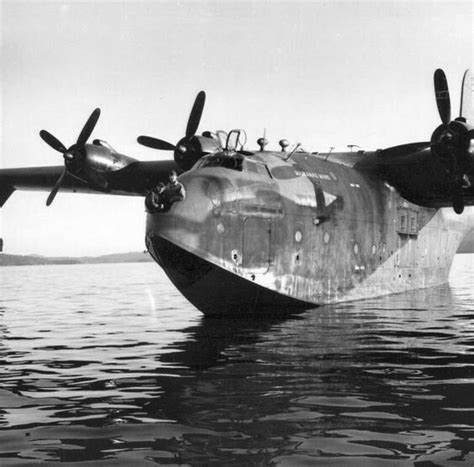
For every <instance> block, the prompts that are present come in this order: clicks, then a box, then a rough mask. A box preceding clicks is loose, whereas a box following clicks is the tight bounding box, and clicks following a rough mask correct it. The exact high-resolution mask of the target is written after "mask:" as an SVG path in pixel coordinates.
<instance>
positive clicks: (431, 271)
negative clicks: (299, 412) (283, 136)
mask: <svg viewBox="0 0 474 467" xmlns="http://www.w3.org/2000/svg"><path fill="white" fill-rule="evenodd" d="M428 211H429V214H430V215H429V216H428V217H431V219H430V222H428V224H427V225H426V226H425V227H424V228H423V229H421V231H420V232H419V233H418V236H416V237H415V236H408V235H399V234H398V233H397V236H398V237H399V238H398V240H399V243H398V246H397V248H396V249H395V251H393V250H391V251H390V252H389V254H388V256H387V258H386V259H385V261H383V262H380V265H379V266H378V267H375V268H371V269H370V270H367V269H369V267H368V266H367V269H358V270H357V269H355V268H354V267H351V268H350V269H351V270H350V271H349V272H348V270H347V267H345V266H341V264H345V262H343V263H340V266H339V269H335V268H334V266H335V262H334V258H331V257H329V259H328V261H326V262H321V261H319V262H317V263H316V268H317V270H316V268H315V270H314V274H313V275H312V276H311V277H307V278H301V277H300V276H297V277H296V278H295V279H291V278H290V280H289V281H290V282H291V281H292V280H293V283H295V282H296V284H297V285H299V287H298V286H297V287H295V288H287V289H286V290H284V289H282V288H281V284H283V283H284V281H285V277H283V275H281V276H280V277H277V276H276V275H275V274H274V273H273V272H272V271H271V268H270V269H269V270H268V271H266V272H260V273H258V272H255V274H248V273H246V272H245V271H241V272H240V273H239V271H236V270H235V268H233V267H232V266H231V265H228V266H227V267H226V266H225V265H224V266H223V263H222V262H221V264H219V261H215V260H214V261H213V260H210V258H206V257H205V255H203V254H199V253H197V252H196V251H195V252H192V251H189V250H187V249H186V248H183V247H182V246H178V245H177V244H175V243H173V242H172V241H170V240H168V239H166V238H164V237H163V236H160V234H159V232H160V231H162V228H160V227H157V224H156V222H155V219H153V216H149V217H150V219H149V227H150V228H149V230H148V235H147V247H148V249H149V251H150V253H151V254H152V256H153V258H154V259H155V261H156V262H157V263H158V264H159V265H160V266H161V267H162V268H163V269H164V271H165V272H166V274H167V275H168V277H169V278H170V279H171V281H172V282H173V283H174V285H175V286H176V287H177V289H178V290H179V291H180V292H181V293H182V294H183V295H184V296H185V297H186V298H187V299H188V300H189V301H190V302H191V303H192V304H193V305H194V306H195V307H196V308H198V309H199V310H200V311H201V312H202V313H204V314H205V315H208V316H218V315H219V316H222V315H238V316H243V315H247V316H249V315H250V316H254V317H255V316H259V315H263V314H282V313H292V312H296V311H298V310H304V309H310V308H315V307H317V306H318V305H324V304H330V303H338V302H344V301H351V300H361V299H367V298H371V297H376V296H381V295H387V294H393V293H401V292H405V291H408V290H413V289H418V288H427V287H434V286H439V285H441V284H444V283H446V282H447V281H448V275H449V271H450V268H451V264H452V260H453V257H454V255H455V253H456V250H457V248H458V246H459V243H460V242H461V241H462V238H463V237H464V235H465V233H466V232H467V231H468V230H469V229H468V228H466V226H465V224H464V223H460V222H459V221H458V220H457V217H456V216H452V215H451V212H450V211H451V210H449V209H442V210H437V211H436V213H435V214H434V215H433V212H432V211H433V210H428ZM418 212H420V211H419V210H418ZM160 225H161V224H160ZM153 227H155V228H156V231H155V230H154V229H153ZM395 230H396V227H395ZM323 242H324V239H323ZM389 247H391V245H390V246H389ZM385 248H386V247H385ZM336 253H338V254H339V255H341V254H344V253H342V252H340V251H338V252H336ZM353 254H354V253H353V251H352V252H350V251H348V252H346V253H345V256H351V255H353ZM378 254H379V251H377V255H378ZM379 261H380V260H379ZM366 264H367V263H366ZM336 265H337V262H336ZM323 268H324V269H323ZM232 269H233V270H232ZM348 276H351V280H350V281H348V280H347V278H348ZM338 277H339V278H340V281H339V282H337V281H338ZM287 280H288V279H287ZM265 281H266V282H265ZM335 282H336V283H335ZM346 284H347V287H346V288H344V285H346ZM278 285H280V290H278V288H277V287H278ZM302 285H303V286H302ZM288 292H289V293H288ZM290 294H291V295H293V296H291V295H290ZM298 294H299V295H298Z"/></svg>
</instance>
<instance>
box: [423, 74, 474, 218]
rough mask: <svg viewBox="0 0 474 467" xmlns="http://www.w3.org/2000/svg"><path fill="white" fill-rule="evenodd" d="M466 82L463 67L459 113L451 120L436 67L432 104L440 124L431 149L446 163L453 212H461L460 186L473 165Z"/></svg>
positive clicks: (443, 79) (444, 83)
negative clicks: (436, 108)
mask: <svg viewBox="0 0 474 467" xmlns="http://www.w3.org/2000/svg"><path fill="white" fill-rule="evenodd" d="M470 84H471V76H470V72H469V70H467V71H466V72H465V73H464V78H463V86H462V95H461V106H460V116H459V117H458V118H456V119H455V120H453V121H452V120H451V101H450V98H449V89H448V82H447V79H446V75H445V74H444V71H443V70H441V69H437V70H436V71H435V74H434V89H435V96H436V105H437V107H438V112H439V116H440V118H441V122H442V124H441V125H440V126H439V127H438V128H436V130H435V131H434V132H433V135H432V136H431V150H432V152H433V153H434V154H435V155H436V156H437V157H438V158H439V160H440V161H441V162H442V163H443V164H444V165H445V166H446V169H447V172H448V173H449V175H450V177H451V181H452V182H451V185H452V200H453V209H454V211H455V212H456V213H457V214H461V213H462V212H463V210H464V196H463V191H462V188H463V186H464V183H465V175H466V173H467V172H470V171H471V170H472V169H473V167H471V165H472V161H471V159H472V153H471V150H470V146H471V140H472V139H473V138H474V129H473V128H472V127H471V126H470V125H469V124H468V119H469V118H470V117H471V116H470V115H469V113H470V111H471V108H472V106H471V105H470V104H471V93H470V92H466V89H467V88H469V87H470Z"/></svg>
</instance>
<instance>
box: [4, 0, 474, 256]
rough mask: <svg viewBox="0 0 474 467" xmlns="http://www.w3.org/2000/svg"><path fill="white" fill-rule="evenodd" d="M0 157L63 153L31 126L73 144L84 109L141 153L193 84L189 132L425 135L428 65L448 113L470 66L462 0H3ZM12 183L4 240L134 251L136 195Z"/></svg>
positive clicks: (295, 138) (14, 245)
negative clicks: (34, 188) (195, 125)
mask: <svg viewBox="0 0 474 467" xmlns="http://www.w3.org/2000/svg"><path fill="white" fill-rule="evenodd" d="M0 1H1V3H0V21H1V32H2V36H1V45H2V47H1V58H0V69H1V85H2V93H1V101H0V105H1V113H0V115H1V133H0V138H1V153H0V167H3V168H9V167H27V166H41V165H55V164H58V165H59V164H61V163H62V158H61V155H60V154H59V153H56V152H55V151H53V150H52V149H50V148H49V147H48V146H47V145H46V144H45V143H44V142H43V141H42V140H41V139H40V138H39V136H38V132H39V130H41V129H46V130H48V131H50V132H52V133H53V134H54V135H55V136H57V137H58V138H59V139H60V140H61V141H63V142H64V143H65V144H66V146H68V145H70V144H72V143H73V142H74V141H75V140H76V138H77V136H78V133H79V132H80V130H81V128H82V126H83V125H84V123H85V121H86V119H87V118H88V116H89V115H90V113H91V112H92V110H93V109H94V108H95V107H100V108H101V109H102V115H101V118H100V120H99V123H98V124H97V126H96V129H95V131H94V134H93V138H100V139H105V140H106V141H108V142H109V143H110V144H111V145H112V146H113V147H115V148H116V149H117V151H118V152H120V153H123V154H127V155H130V156H133V157H136V158H138V159H141V160H156V159H167V158H171V157H172V153H168V152H163V151H154V150H152V149H148V148H145V147H142V146H140V145H138V143H137V142H136V138H137V136H139V135H141V134H148V135H153V136H156V137H159V138H162V139H165V140H167V141H170V142H177V141H178V140H179V138H180V137H182V136H183V135H184V130H185V127H186V122H187V118H188V115H189V111H190V109H191V106H192V104H193V101H194V98H195V96H196V94H197V92H199V91H200V90H201V89H203V90H205V91H206V93H207V101H206V108H205V110H204V114H203V118H202V120H201V125H200V131H204V130H216V129H224V130H229V129H232V128H244V129H245V130H246V131H247V134H248V136H249V143H248V145H247V146H248V148H255V147H256V144H255V143H254V142H255V141H256V139H257V138H258V137H259V136H261V135H262V133H263V129H264V128H266V135H267V138H268V139H269V140H270V145H269V148H278V141H279V140H280V139H281V138H286V139H288V140H289V141H290V142H292V143H296V142H301V143H302V145H303V147H304V148H305V149H308V150H320V151H325V150H327V149H328V148H329V147H331V146H335V147H336V150H346V146H347V145H348V144H357V145H359V146H361V147H362V148H364V149H367V150H370V149H377V148H384V147H390V146H394V145H397V144H403V143H409V142H415V141H427V140H429V139H430V136H431V133H432V132H433V130H434V129H435V127H436V126H437V125H438V124H439V123H440V122H439V116H438V113H437V110H436V104H435V100H434V92H433V84H432V83H433V72H434V70H435V69H436V68H443V69H444V70H445V72H446V74H447V77H448V82H449V85H450V92H451V100H452V105H453V114H454V115H456V113H457V112H458V106H459V94H460V87H461V79H462V74H463V72H464V70H465V69H466V68H472V65H473V59H474V56H473V54H474V52H473V34H474V32H473V31H474V22H473V20H474V14H473V5H474V3H473V2H471V1H470V0H466V1H400V0H397V1H395V2H389V1H382V0H378V1H355V0H354V1H292V2H289V1H288V2H285V1H278V2H276V1H268V0H266V1H264V0H254V1H250V2H244V1H226V2H219V1H203V0H197V1H181V0H179V1H154V2H151V1H127V2H111V1H94V2H83V1H74V2H72V1H49V2H46V1H21V0H20V1H18V0H15V1H13V0H0ZM47 196H48V194H47V193H43V192H15V193H14V194H13V195H12V197H11V198H10V199H9V201H8V202H7V203H6V205H5V206H4V207H3V208H2V209H1V211H0V217H1V221H0V222H1V224H0V228H1V232H0V236H2V237H3V239H4V241H5V245H4V251H5V252H6V253H13V254H28V253H36V254H44V255H49V256H60V255H70V256H81V255H99V254H107V253H115V252H125V251H140V250H143V249H144V234H145V233H144V229H145V217H146V214H145V211H144V205H143V199H142V198H132V197H130V198H128V197H121V196H120V197H119V196H103V195H97V196H95V195H78V194H65V193H61V192H59V194H58V196H57V197H56V199H55V201H54V203H53V204H52V206H50V207H49V208H47V207H46V206H45V201H46V198H47Z"/></svg>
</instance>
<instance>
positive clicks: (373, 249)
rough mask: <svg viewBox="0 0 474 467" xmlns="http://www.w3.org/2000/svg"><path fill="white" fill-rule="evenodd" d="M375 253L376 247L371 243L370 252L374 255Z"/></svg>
mask: <svg viewBox="0 0 474 467" xmlns="http://www.w3.org/2000/svg"><path fill="white" fill-rule="evenodd" d="M375 253H377V247H376V246H375V245H372V254H373V255H375Z"/></svg>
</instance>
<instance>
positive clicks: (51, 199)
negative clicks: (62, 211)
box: [46, 168, 67, 206]
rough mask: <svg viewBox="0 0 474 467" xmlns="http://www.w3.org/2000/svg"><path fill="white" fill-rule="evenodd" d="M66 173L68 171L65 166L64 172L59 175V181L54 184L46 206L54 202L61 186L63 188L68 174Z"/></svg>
mask: <svg viewBox="0 0 474 467" xmlns="http://www.w3.org/2000/svg"><path fill="white" fill-rule="evenodd" d="M66 173H67V169H66V168H64V170H63V173H62V174H61V175H60V176H59V178H58V181H57V182H56V185H54V188H53V190H52V191H51V193H50V194H49V196H48V199H47V200H46V206H49V205H50V204H51V203H52V202H53V200H54V198H55V197H56V194H57V193H58V191H59V188H61V185H62V183H63V180H64V177H65V176H66Z"/></svg>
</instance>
